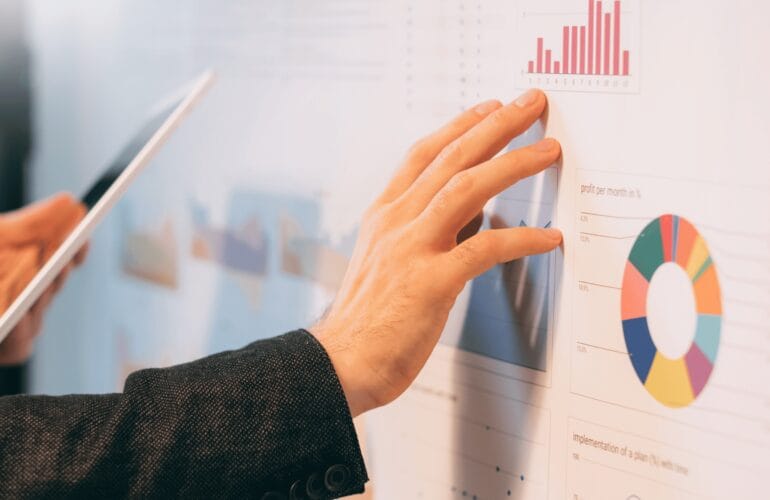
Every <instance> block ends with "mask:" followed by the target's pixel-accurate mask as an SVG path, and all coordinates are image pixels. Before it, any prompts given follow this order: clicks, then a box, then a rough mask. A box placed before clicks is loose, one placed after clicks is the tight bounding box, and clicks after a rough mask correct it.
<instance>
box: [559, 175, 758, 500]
mask: <svg viewBox="0 0 770 500" xmlns="http://www.w3.org/2000/svg"><path fill="white" fill-rule="evenodd" d="M577 180H578V182H577V184H576V186H575V190H576V195H577V208H578V212H577V214H576V223H577V227H576V229H577V241H576V247H575V270H576V273H575V283H574V287H573V297H574V304H575V307H574V323H573V329H572V332H573V333H572V336H573V355H572V364H571V370H570V387H571V391H572V393H573V394H575V395H578V396H579V397H581V398H584V400H585V401H586V402H590V403H591V404H592V405H594V406H595V407H596V408H603V410H602V413H601V414H597V413H595V412H593V411H592V412H586V413H585V414H586V415H590V414H594V416H593V417H591V419H590V420H585V421H583V420H582V419H577V418H572V419H571V420H570V430H569V434H568V436H569V438H568V443H569V449H570V452H569V473H570V478H571V479H570V482H569V487H570V488H571V491H572V492H573V493H574V495H575V498H608V497H610V496H612V495H608V496H604V495H597V492H598V491H599V490H597V488H596V485H592V484H591V483H590V482H589V481H585V480H584V478H585V477H586V475H597V474H598V475H602V476H604V475H607V476H610V477H613V478H614V479H612V480H608V488H610V489H611V491H614V495H618V497H620V498H635V497H632V496H631V495H634V494H635V495H638V497H639V498H651V497H652V498H679V497H682V498H723V497H727V496H731V495H733V494H736V492H737V491H739V490H740V491H743V492H744V494H743V495H739V496H748V497H750V496H751V494H750V492H751V491H756V487H757V479H758V478H759V477H761V474H762V473H761V472H760V471H761V470H762V466H761V464H762V463H763V462H762V461H761V459H760V457H761V456H762V455H763V454H764V453H765V450H766V448H767V446H768V444H770V416H768V412H767V408H768V407H767V404H768V401H770V392H768V390H767V385H766V384H765V383H764V382H763V381H762V380H758V379H757V377H756V373H760V372H761V371H762V370H764V369H766V366H767V361H768V359H769V358H768V356H769V353H770V351H769V350H768V348H769V347H770V345H768V338H767V329H766V327H765V326H764V325H765V323H766V321H767V319H768V316H767V310H768V307H770V293H769V291H770V289H768V282H767V269H768V265H770V261H768V257H767V255H768V254H767V249H768V248H770V235H768V233H767V232H766V231H757V230H756V228H755V227H754V226H753V225H752V223H751V222H750V221H747V220H745V219H743V218H742V217H741V216H740V214H751V213H758V212H759V211H761V210H762V205H763V203H764V201H763V199H764V197H763V196H762V195H761V191H758V190H757V189H755V188H750V187H746V188H738V187H735V186H725V185H719V184H713V183H708V182H697V181H692V180H687V181H684V180H675V179H660V178H657V177H655V176H644V175H628V174H610V173H606V172H598V171H591V170H580V171H579V172H578V176H577ZM692 190H696V191H697V192H698V193H699V195H700V196H699V197H697V198H692V197H688V196H686V195H685V193H687V192H691V191H692ZM717 199H730V200H732V203H731V206H730V207H726V206H715V205H713V204H709V203H703V202H702V200H717ZM661 200H665V203H661ZM662 207H665V210H666V211H665V212H663V213H661V208H662ZM598 415H601V416H598ZM611 415H612V416H611ZM613 416H614V418H613ZM600 422H601V423H600ZM620 422H626V423H627V425H622V424H620ZM632 422H633V425H632V424H631V423H632ZM720 476H721V477H731V478H742V479H741V480H739V481H737V483H733V481H732V480H731V481H729V482H728V481H721V480H719V479H717V478H719V477H720ZM624 478H625V479H624ZM634 478H637V479H634ZM629 484H631V485H633V490H628V489H624V488H625V486H624V487H623V488H621V487H620V485H629ZM622 495H626V496H622Z"/></svg>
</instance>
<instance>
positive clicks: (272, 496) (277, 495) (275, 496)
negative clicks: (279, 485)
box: [262, 491, 286, 500]
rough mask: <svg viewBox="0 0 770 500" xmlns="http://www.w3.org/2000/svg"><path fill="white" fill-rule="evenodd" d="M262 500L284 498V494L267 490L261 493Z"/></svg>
mask: <svg viewBox="0 0 770 500" xmlns="http://www.w3.org/2000/svg"><path fill="white" fill-rule="evenodd" d="M262 500H286V495H284V494H283V493H280V492H278V491H268V492H267V493H265V494H264V495H262Z"/></svg>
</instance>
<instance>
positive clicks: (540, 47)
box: [517, 0, 640, 92]
mask: <svg viewBox="0 0 770 500" xmlns="http://www.w3.org/2000/svg"><path fill="white" fill-rule="evenodd" d="M638 10H639V0H560V1H555V2H549V3H548V5H544V3H543V2H537V1H536V0H532V1H528V0H525V1H523V2H521V3H520V12H519V16H518V19H519V22H518V26H517V38H518V40H517V44H518V50H519V51H520V54H519V58H520V60H521V66H520V72H521V75H520V76H521V77H522V78H524V79H525V80H526V81H525V82H522V86H525V85H533V84H534V85H538V86H543V87H544V88H551V89H557V90H578V91H607V92H636V91H638V82H637V77H638V68H639V63H638V58H639V31H640V30H639V25H638V22H639V17H638Z"/></svg>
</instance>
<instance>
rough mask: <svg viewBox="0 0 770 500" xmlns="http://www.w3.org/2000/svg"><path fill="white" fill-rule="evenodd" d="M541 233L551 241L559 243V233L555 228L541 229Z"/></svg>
mask: <svg viewBox="0 0 770 500" xmlns="http://www.w3.org/2000/svg"><path fill="white" fill-rule="evenodd" d="M543 233H545V235H546V236H548V237H549V238H551V239H552V240H557V241H561V231H559V230H558V229H556V228H553V227H549V228H547V229H543Z"/></svg>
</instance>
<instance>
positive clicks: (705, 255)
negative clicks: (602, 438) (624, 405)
mask: <svg viewBox="0 0 770 500" xmlns="http://www.w3.org/2000/svg"><path fill="white" fill-rule="evenodd" d="M669 262H670V263H675V264H677V265H678V266H680V267H681V268H682V269H683V270H684V271H685V272H686V273H687V275H688V276H689V277H690V281H691V283H692V287H693V294H694V296H695V308H696V312H697V315H698V321H697V326H696V331H695V337H694V340H693V342H692V344H691V345H690V348H689V350H688V351H687V353H686V354H685V355H684V356H682V357H680V358H679V359H669V358H667V357H666V356H664V355H663V354H662V353H661V352H660V351H659V350H658V348H657V346H656V345H655V342H654V341H653V339H652V336H651V335H650V329H649V325H648V323H647V292H648V289H649V285H650V281H651V280H652V277H653V276H654V275H655V272H656V271H657V270H658V268H659V267H660V266H662V265H663V264H666V263H669ZM621 319H622V321H623V335H624V337H625V341H626V347H627V349H628V354H629V357H630V359H631V365H632V366H633V367H634V371H635V372H636V375H637V376H638V377H639V380H640V381H641V382H642V384H643V385H644V387H645V388H646V389H647V391H648V392H649V393H650V394H651V395H652V396H653V397H654V398H655V399H657V400H658V401H659V402H660V403H663V404H664V405H666V406H670V407H674V408H678V407H682V406H687V405H689V404H690V403H692V402H693V401H694V400H695V398H697V397H698V395H699V394H700V393H701V391H702V390H703V388H704V387H705V386H706V383H707V382H708V379H709V377H710V376H711V372H712V370H713V369H714V362H715V360H716V357H717V352H718V351H719V337H720V333H721V329H722V299H721V292H720V288H719V279H718V277H717V272H716V268H715V266H714V262H713V260H712V259H711V255H710V254H709V251H708V247H707V245H706V241H705V240H704V239H703V237H702V236H701V235H700V234H699V233H698V231H697V230H696V229H695V227H694V226H693V225H692V224H691V223H690V222H689V221H688V220H687V219H684V218H683V217H679V216H676V215H663V216H661V217H658V218H657V219H655V220H654V221H652V222H650V223H649V224H648V225H647V226H646V227H645V228H644V229H643V230H642V232H641V233H640V234H639V236H638V237H637V239H636V241H635V242H634V246H633V247H632V248H631V253H630V255H629V257H628V262H627V263H626V269H625V272H624V274H623V286H622V290H621Z"/></svg>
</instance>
